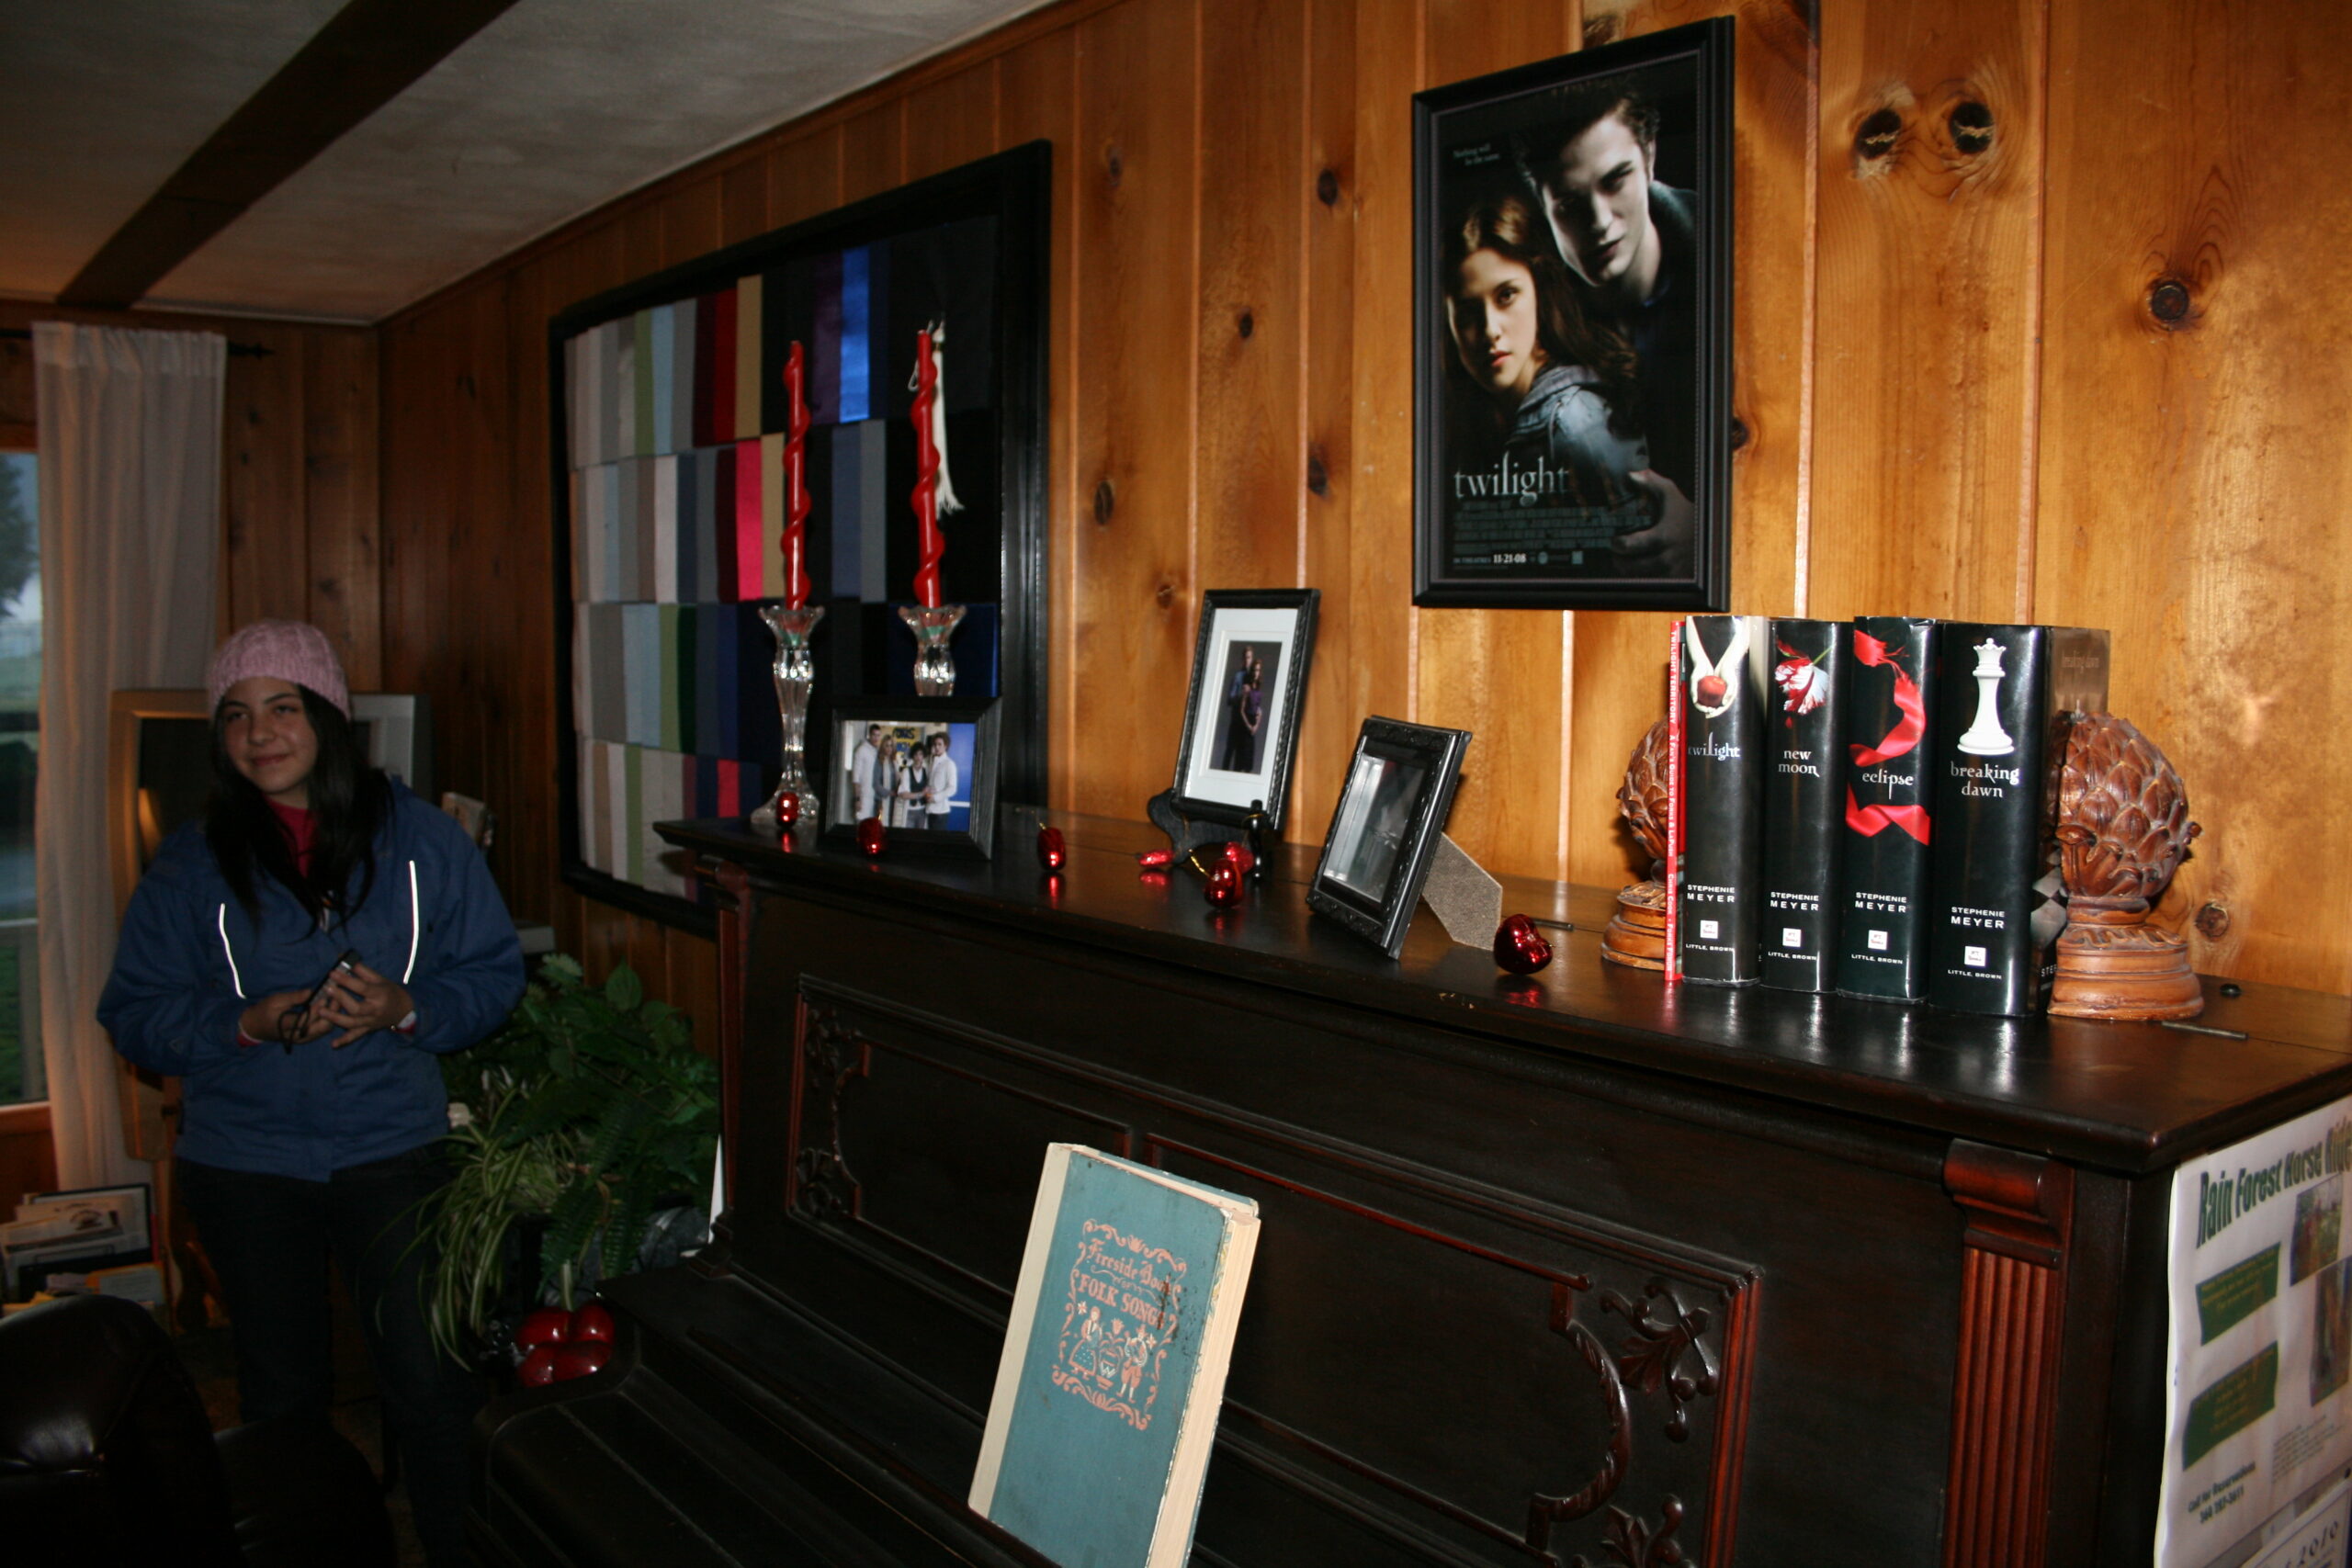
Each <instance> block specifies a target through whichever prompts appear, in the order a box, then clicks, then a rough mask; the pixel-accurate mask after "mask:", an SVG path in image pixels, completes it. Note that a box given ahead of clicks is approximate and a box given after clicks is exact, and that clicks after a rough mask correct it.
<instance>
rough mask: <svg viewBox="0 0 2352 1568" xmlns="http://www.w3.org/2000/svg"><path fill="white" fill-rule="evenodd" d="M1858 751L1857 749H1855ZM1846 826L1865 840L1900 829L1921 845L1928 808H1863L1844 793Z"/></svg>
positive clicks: (1848, 792) (1850, 790)
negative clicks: (1890, 830) (1893, 829)
mask: <svg viewBox="0 0 2352 1568" xmlns="http://www.w3.org/2000/svg"><path fill="white" fill-rule="evenodd" d="M1857 749H1858V750H1859V748H1857ZM1846 826H1847V827H1849V828H1851V829H1853V830H1854V831H1855V832H1857V833H1860V835H1861V836H1862V837H1863V838H1865V839H1875V838H1877V837H1878V836H1879V835H1880V834H1881V833H1883V832H1884V831H1885V830H1886V829H1888V828H1890V827H1894V828H1900V829H1903V830H1904V831H1905V832H1906V833H1908V834H1910V835H1911V836H1912V837H1913V838H1915V839H1917V840H1919V842H1921V843H1923V844H1924V843H1926V842H1927V841H1928V808H1927V807H1924V806H1864V805H1862V804H1860V802H1859V801H1857V800H1855V798H1854V792H1853V790H1852V789H1851V788H1849V789H1848V790H1847V791H1846Z"/></svg>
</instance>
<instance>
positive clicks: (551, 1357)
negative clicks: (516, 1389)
mask: <svg viewBox="0 0 2352 1568" xmlns="http://www.w3.org/2000/svg"><path fill="white" fill-rule="evenodd" d="M563 1348H564V1347H562V1346H560V1345H542V1346H540V1347H539V1348H537V1349H536V1350H533V1351H532V1352H531V1353H530V1354H529V1355H527V1356H526V1357H524V1358H523V1364H522V1365H521V1366H519V1367H517V1368H515V1381H516V1382H520V1383H521V1384H522V1385H523V1386H524V1387H525V1388H545V1387H547V1385H548V1384H549V1383H551V1382H555V1365H556V1363H555V1359H556V1356H557V1355H558V1353H559V1352H560V1351H561V1350H562V1349H563Z"/></svg>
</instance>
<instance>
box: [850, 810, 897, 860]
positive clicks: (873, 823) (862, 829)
mask: <svg viewBox="0 0 2352 1568" xmlns="http://www.w3.org/2000/svg"><path fill="white" fill-rule="evenodd" d="M857 847H858V848H859V849H861V850H863V851H865V853H866V854H867V855H868V856H869V857H870V856H874V855H878V854H880V853H881V852H883V851H884V850H887V849H888V848H889V847H890V834H889V831H888V829H885V828H884V827H883V826H882V818H879V817H869V818H866V819H865V821H863V822H860V823H859V824H858V825H857Z"/></svg>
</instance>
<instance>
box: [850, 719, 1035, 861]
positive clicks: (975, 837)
mask: <svg viewBox="0 0 2352 1568" xmlns="http://www.w3.org/2000/svg"><path fill="white" fill-rule="evenodd" d="M1003 711H1004V705H1003V704H1002V703H1001V702H1000V701H998V700H996V699H994V698H964V697H897V698H876V699H873V700H871V701H855V700H847V701H843V702H841V703H839V704H836V705H835V706H834V708H833V713H832V720H831V725H830V727H829V728H827V730H826V731H825V734H824V737H823V740H824V743H823V745H822V746H820V747H812V748H811V750H813V751H818V752H820V753H821V754H822V756H823V759H824V766H825V771H824V773H822V774H821V775H820V777H822V778H823V780H824V788H823V790H822V791H821V795H822V797H823V800H824V803H825V829H824V838H825V841H826V842H828V843H834V844H854V843H855V842H856V841H857V829H858V823H859V822H860V821H862V820H863V819H864V817H866V816H880V817H881V818H883V827H884V828H885V829H886V830H887V833H888V852H890V853H892V854H897V853H899V852H902V851H904V852H910V853H918V854H940V855H956V856H962V857H964V858H967V859H978V860H986V859H988V858H989V853H990V852H991V850H992V849H993V847H994V843H995V837H996V805H997V774H998V768H999V763H1000V755H999V751H998V743H999V738H1000V733H1001V724H1002V716H1003ZM874 728H879V729H881V730H882V731H883V738H884V744H885V745H889V744H899V745H903V744H905V743H907V742H909V741H914V740H923V741H927V740H928V738H929V737H931V736H933V735H938V734H944V735H945V736H946V737H947V738H948V756H949V758H950V760H952V761H955V762H956V775H957V776H956V786H955V793H956V795H957V796H959V797H961V798H962V799H963V800H964V801H965V802H966V804H964V805H962V806H957V807H952V808H951V809H950V810H949V811H947V812H944V813H932V812H929V811H920V812H919V811H915V810H911V809H906V808H905V807H911V806H914V805H916V804H919V802H916V801H907V800H901V801H893V800H891V799H890V797H889V795H888V793H887V792H885V791H883V790H881V789H880V788H878V787H877V788H876V790H875V791H874V793H873V795H870V796H861V795H858V794H857V793H856V791H855V785H854V783H853V777H854V772H855V764H856V763H857V762H858V761H860V759H859V755H858V753H859V750H860V749H861V748H860V734H859V732H861V731H870V730H872V729H874ZM876 757H877V758H878V759H881V760H883V761H885V762H886V764H887V761H888V757H887V753H885V752H884V751H882V750H880V749H879V748H877V750H876ZM900 777H901V778H902V779H903V777H904V775H903V774H902V775H900ZM915 782H916V783H917V784H919V785H921V786H922V787H923V788H925V789H928V788H929V783H928V781H924V780H917V781H915ZM875 807H880V808H881V809H878V810H877V809H875ZM933 815H935V816H938V817H940V818H944V821H943V822H942V824H941V825H940V826H937V827H931V826H922V827H917V826H912V825H910V819H911V818H914V817H916V816H933Z"/></svg>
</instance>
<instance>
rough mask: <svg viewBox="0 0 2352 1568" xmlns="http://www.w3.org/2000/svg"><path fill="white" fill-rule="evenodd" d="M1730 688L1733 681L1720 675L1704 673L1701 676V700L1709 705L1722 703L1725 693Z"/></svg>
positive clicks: (1713, 705) (1699, 689)
mask: <svg viewBox="0 0 2352 1568" xmlns="http://www.w3.org/2000/svg"><path fill="white" fill-rule="evenodd" d="M1730 690H1731V683H1730V682H1727V681H1725V680H1724V678H1723V677H1722V676H1720V675H1702V676H1700V677H1699V686H1698V692H1699V700H1700V701H1701V702H1702V703H1704V704H1705V705H1707V706H1709V707H1716V706H1719V705H1721V704H1722V702H1723V700H1724V694H1726V693H1728V692H1729V691H1730Z"/></svg>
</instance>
